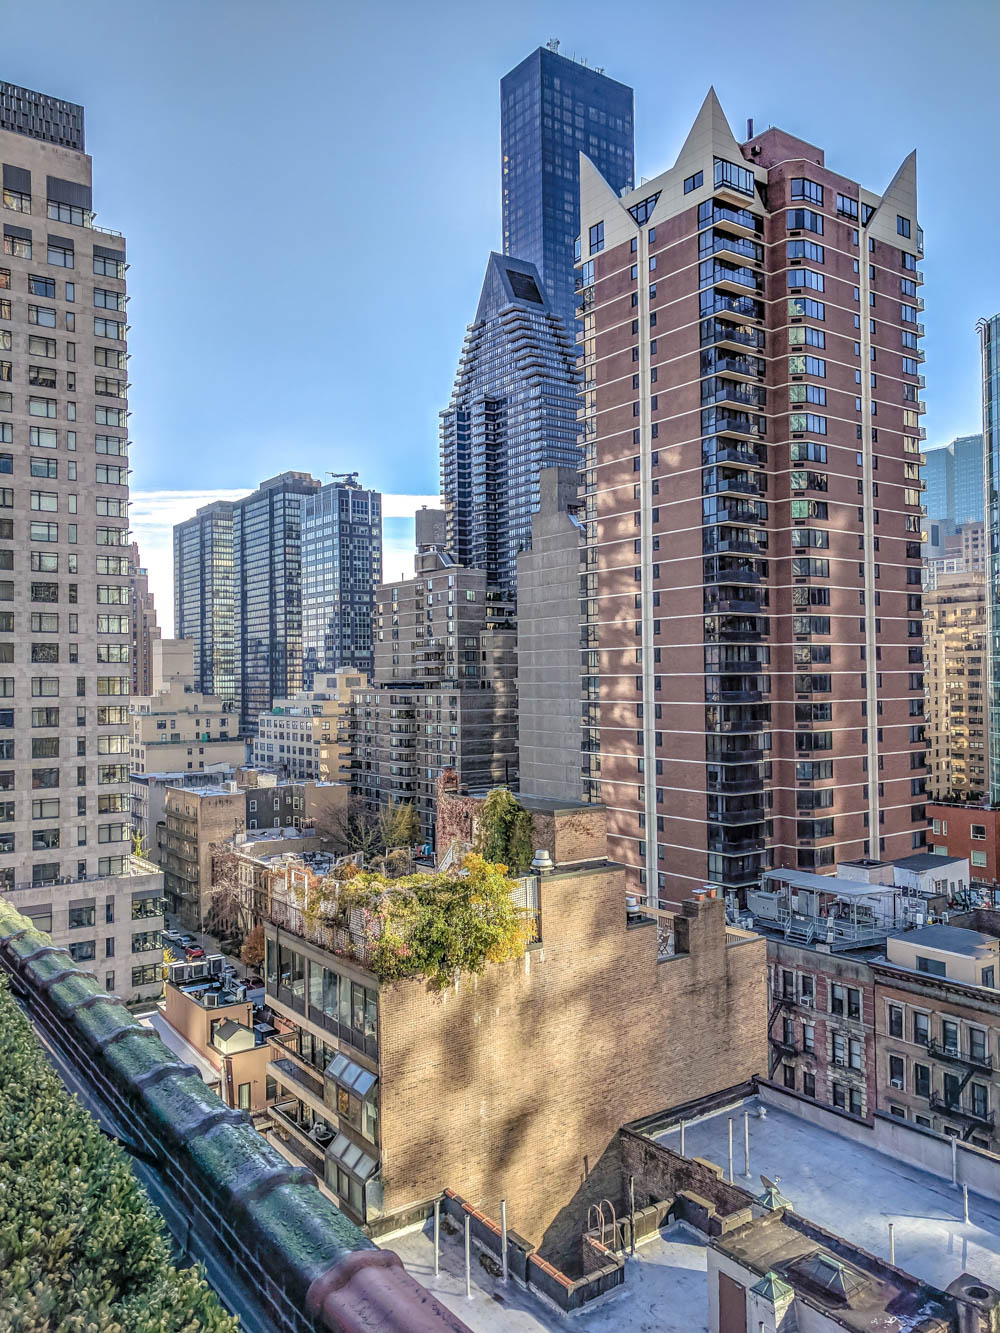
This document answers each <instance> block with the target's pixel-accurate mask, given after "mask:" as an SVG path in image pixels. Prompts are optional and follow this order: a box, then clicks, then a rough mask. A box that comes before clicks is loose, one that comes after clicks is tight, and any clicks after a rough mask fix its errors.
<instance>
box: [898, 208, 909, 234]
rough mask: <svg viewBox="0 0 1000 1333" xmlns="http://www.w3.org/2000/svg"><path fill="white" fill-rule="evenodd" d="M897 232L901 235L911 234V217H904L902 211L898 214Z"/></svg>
mask: <svg viewBox="0 0 1000 1333" xmlns="http://www.w3.org/2000/svg"><path fill="white" fill-rule="evenodd" d="M896 232H897V235H899V236H907V237H908V236H909V234H910V219H909V218H904V217H903V216H902V214H901V213H897V214H896Z"/></svg>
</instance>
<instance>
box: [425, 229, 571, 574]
mask: <svg viewBox="0 0 1000 1333" xmlns="http://www.w3.org/2000/svg"><path fill="white" fill-rule="evenodd" d="M578 383H579V376H578V373H577V370H576V349H575V347H574V345H573V343H572V341H571V338H570V336H569V334H568V333H567V331H566V326H565V325H564V323H563V322H562V320H561V319H559V318H558V317H557V316H556V315H555V313H554V312H553V310H552V307H551V305H550V303H549V301H548V298H547V297H546V295H545V292H544V290H543V288H542V286H541V280H540V278H539V274H538V270H537V269H536V268H535V266H534V265H533V264H528V263H524V262H522V261H520V260H517V259H505V258H504V256H503V255H498V254H492V255H490V261H489V264H488V265H487V269H486V278H485V281H484V282H483V290H482V295H481V296H480V298H479V308H478V310H477V311H476V318H475V320H474V322H473V323H472V324H470V325H469V332H468V334H467V335H466V338H465V343H464V345H463V347H462V355H461V358H460V360H459V366H458V374H457V375H456V377H455V387H454V389H453V391H452V396H451V402H450V403H449V404H448V407H447V408H446V409H445V411H444V412H442V413H441V493H442V495H443V496H444V502H445V512H446V514H447V542H448V550H449V551H450V552H451V554H452V555H453V556H454V558H455V559H456V560H457V561H458V563H459V564H460V565H464V566H466V567H468V568H470V569H483V570H485V571H486V575H487V581H488V583H490V584H491V585H494V586H495V587H497V588H498V589H499V590H500V591H501V592H504V593H507V594H511V595H512V594H513V592H514V590H515V586H516V581H517V553H518V551H520V550H524V549H527V548H528V547H529V546H530V542H531V516H532V514H533V513H534V512H535V510H536V509H537V508H538V486H539V473H540V471H541V470H542V468H546V467H560V466H562V467H571V468H578V467H579V466H580V449H579V446H578V444H577V423H576V413H577V387H578Z"/></svg>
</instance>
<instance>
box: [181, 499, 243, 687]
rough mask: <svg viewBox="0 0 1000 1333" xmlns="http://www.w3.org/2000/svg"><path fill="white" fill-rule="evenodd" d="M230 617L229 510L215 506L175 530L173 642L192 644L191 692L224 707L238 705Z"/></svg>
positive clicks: (226, 506)
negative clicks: (216, 700) (218, 701)
mask: <svg viewBox="0 0 1000 1333" xmlns="http://www.w3.org/2000/svg"><path fill="white" fill-rule="evenodd" d="M233 614H234V606H233V506H232V504H230V502H229V501H228V500H217V501H216V502H215V503H214V504H210V505H205V506H203V508H201V509H199V510H198V512H197V513H196V514H195V516H194V517H193V518H189V519H187V520H186V521H185V522H184V523H178V524H177V526H176V527H175V528H174V637H175V638H178V639H193V640H194V682H195V688H196V689H198V690H199V691H200V692H201V693H202V694H210V695H216V696H218V698H220V699H225V701H226V702H227V703H235V701H236V655H235V646H234V642H233V636H234V632H235V631H234V627H233Z"/></svg>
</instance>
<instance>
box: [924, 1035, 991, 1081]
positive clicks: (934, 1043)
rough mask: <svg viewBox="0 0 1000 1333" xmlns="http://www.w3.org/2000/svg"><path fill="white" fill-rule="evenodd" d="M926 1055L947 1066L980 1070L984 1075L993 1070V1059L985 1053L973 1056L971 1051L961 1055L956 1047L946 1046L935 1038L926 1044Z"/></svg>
mask: <svg viewBox="0 0 1000 1333" xmlns="http://www.w3.org/2000/svg"><path fill="white" fill-rule="evenodd" d="M927 1054H928V1055H929V1056H931V1057H932V1058H933V1059H935V1060H945V1061H947V1062H948V1063H949V1064H953V1065H961V1066H962V1067H963V1068H967V1069H973V1070H980V1071H981V1072H982V1073H984V1074H989V1073H991V1072H992V1069H993V1057H992V1055H990V1054H989V1053H988V1052H987V1051H983V1052H982V1054H980V1055H973V1053H972V1052H971V1051H970V1052H968V1054H966V1055H963V1054H962V1052H961V1050H960V1049H959V1048H958V1047H957V1046H946V1045H945V1044H944V1042H940V1041H938V1040H937V1039H936V1038H932V1039H931V1040H930V1041H929V1042H928V1043H927Z"/></svg>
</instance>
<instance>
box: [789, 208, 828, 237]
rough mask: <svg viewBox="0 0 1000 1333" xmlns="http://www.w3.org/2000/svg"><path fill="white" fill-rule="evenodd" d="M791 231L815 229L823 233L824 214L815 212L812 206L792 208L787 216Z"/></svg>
mask: <svg viewBox="0 0 1000 1333" xmlns="http://www.w3.org/2000/svg"><path fill="white" fill-rule="evenodd" d="M786 222H787V225H788V230H789V231H813V232H815V233H816V235H817V236H822V235H823V215H822V213H814V212H813V210H812V209H811V208H790V209H789V210H788V216H787V218H786Z"/></svg>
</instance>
